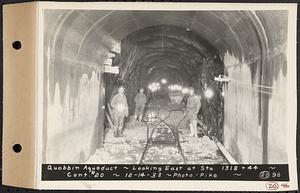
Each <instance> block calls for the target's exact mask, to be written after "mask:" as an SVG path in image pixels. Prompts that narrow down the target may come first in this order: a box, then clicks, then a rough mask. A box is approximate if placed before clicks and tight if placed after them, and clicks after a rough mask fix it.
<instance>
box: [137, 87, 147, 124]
mask: <svg viewBox="0 0 300 193" xmlns="http://www.w3.org/2000/svg"><path fill="white" fill-rule="evenodd" d="M134 102H135V115H134V121H136V120H138V121H139V122H141V121H142V119H143V115H144V109H145V104H146V102H147V98H146V95H145V94H144V89H143V88H140V90H139V92H138V93H137V95H136V96H135V98H134Z"/></svg>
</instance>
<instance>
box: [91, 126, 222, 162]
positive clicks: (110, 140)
mask: <svg viewBox="0 0 300 193" xmlns="http://www.w3.org/2000/svg"><path fill="white" fill-rule="evenodd" d="M182 133H183V134H180V144H181V147H182V151H183V154H184V156H185V159H186V164H226V163H227V161H226V159H225V158H224V157H223V155H222V154H221V152H220V151H219V150H218V147H217V145H216V144H215V143H214V141H212V140H211V139H209V138H208V137H207V136H203V137H202V138H194V137H190V136H189V135H188V132H182ZM146 140H147V136H146V126H145V125H144V123H139V122H137V123H133V122H130V123H127V124H126V126H125V129H124V137H119V138H116V137H114V136H113V131H112V130H108V132H107V134H106V137H105V142H104V147H103V148H101V149H97V150H96V152H95V154H94V155H92V156H91V157H90V158H89V159H88V161H87V163H90V164H92V163H93V164H139V161H140V159H141V156H142V154H143V151H144V150H145V146H146ZM143 164H184V161H183V158H182V156H181V155H180V151H179V149H178V148H177V147H176V146H174V145H154V146H151V147H149V149H148V151H147V153H146V155H145V158H144V161H143Z"/></svg>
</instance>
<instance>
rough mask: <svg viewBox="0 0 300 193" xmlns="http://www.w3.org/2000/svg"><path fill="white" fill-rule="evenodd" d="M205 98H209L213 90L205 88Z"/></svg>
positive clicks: (212, 94)
mask: <svg viewBox="0 0 300 193" xmlns="http://www.w3.org/2000/svg"><path fill="white" fill-rule="evenodd" d="M204 95H205V97H206V98H208V99H210V98H212V97H213V96H214V91H213V90H212V89H210V88H208V89H206V90H205V92H204Z"/></svg>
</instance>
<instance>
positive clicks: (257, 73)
mask: <svg viewBox="0 0 300 193" xmlns="http://www.w3.org/2000/svg"><path fill="white" fill-rule="evenodd" d="M155 25H172V26H178V27H181V28H184V29H185V28H190V29H191V30H192V31H193V32H194V33H196V34H198V35H199V36H201V37H202V38H203V39H205V40H207V42H209V44H210V45H211V46H212V47H213V48H215V50H216V52H217V53H218V55H219V57H220V58H221V61H222V63H224V66H225V68H224V71H225V74H226V75H227V76H228V77H229V78H232V79H234V80H237V81H231V82H229V83H228V84H227V85H225V87H224V88H225V107H224V108H225V110H224V111H225V123H224V145H225V147H226V149H227V150H228V151H229V152H230V153H231V154H232V155H233V157H234V158H235V159H236V160H237V161H238V162H240V163H267V162H268V163H274V162H285V161H286V159H287V158H286V151H285V144H283V141H284V140H279V139H281V138H278V137H277V136H282V135H284V134H285V130H286V129H287V128H286V124H285V121H286V116H287V115H286V111H285V108H284V107H285V104H286V95H285V93H286V92H285V89H286V68H287V63H286V54H287V53H285V47H286V39H287V34H286V29H287V27H286V25H287V12H285V11H282V12H281V14H278V12H276V14H274V12H273V11H255V12H248V11H226V12H222V11H199V12H184V11H182V12H173V11H172V12H168V13H166V12H152V11H147V12H141V11H72V10H46V11H45V41H44V42H45V50H47V51H46V52H45V55H44V64H45V65H46V66H47V67H46V68H45V77H46V78H45V81H44V86H45V90H47V92H48V95H45V96H44V97H45V101H46V103H45V109H46V110H45V112H44V115H45V117H47V121H45V124H44V125H45V126H44V139H46V140H44V145H43V148H44V162H48V163H55V162H56V163H72V162H73V163H76V162H79V163H82V162H84V161H85V160H86V159H87V158H88V157H89V156H90V155H91V154H92V153H94V152H95V150H96V148H97V147H99V145H100V144H101V142H102V141H103V139H102V136H103V119H104V117H103V115H104V109H103V108H102V106H103V105H104V97H105V91H104V90H103V88H104V82H103V62H104V60H105V59H106V57H107V54H108V52H109V51H110V50H111V49H112V48H113V47H114V46H115V45H116V44H117V43H120V42H121V40H122V39H123V38H125V37H127V35H129V34H131V33H133V32H135V31H138V30H141V29H143V28H146V27H150V26H155ZM202 52H205V51H202ZM125 74H126V73H125ZM245 85H247V86H245ZM255 85H266V86H270V88H271V87H272V88H273V87H274V88H276V90H274V89H269V87H267V88H261V89H260V90H263V92H264V93H263V92H262V91H259V89H257V86H255ZM266 93H268V94H266ZM279 117H280V118H279ZM58 148H60V151H57V149H58Z"/></svg>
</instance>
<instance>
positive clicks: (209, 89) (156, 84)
mask: <svg viewBox="0 0 300 193" xmlns="http://www.w3.org/2000/svg"><path fill="white" fill-rule="evenodd" d="M214 80H215V81H213V82H212V83H211V84H210V85H209V86H207V88H206V89H205V90H204V97H205V98H207V99H210V98H212V97H213V96H214V90H213V88H214V87H215V86H216V83H217V82H230V81H232V82H235V83H237V84H240V85H242V86H243V87H244V86H245V85H247V87H249V88H250V89H252V90H255V91H258V92H259V93H262V94H268V95H272V93H271V92H268V91H264V90H261V89H263V88H264V89H266V88H267V89H277V88H274V87H271V86H264V85H257V84H249V83H246V82H243V81H239V80H235V79H231V78H228V77H226V76H225V75H219V76H218V77H215V78H214ZM160 83H161V84H164V85H165V84H167V80H166V79H165V78H163V79H161V81H160ZM160 83H159V82H153V83H151V84H149V86H148V89H149V90H150V91H151V92H156V91H158V90H160V89H161V85H160ZM253 87H254V88H253ZM168 89H169V90H170V91H177V92H181V93H182V94H187V93H189V92H190V89H189V88H188V87H183V86H181V85H178V84H171V85H168ZM221 95H222V96H224V95H225V93H224V88H223V90H222V92H221Z"/></svg>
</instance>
